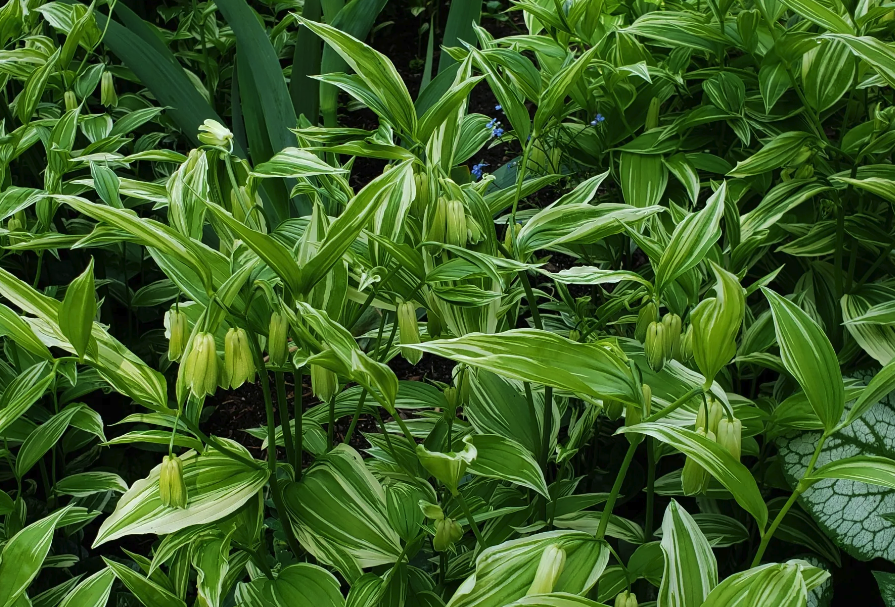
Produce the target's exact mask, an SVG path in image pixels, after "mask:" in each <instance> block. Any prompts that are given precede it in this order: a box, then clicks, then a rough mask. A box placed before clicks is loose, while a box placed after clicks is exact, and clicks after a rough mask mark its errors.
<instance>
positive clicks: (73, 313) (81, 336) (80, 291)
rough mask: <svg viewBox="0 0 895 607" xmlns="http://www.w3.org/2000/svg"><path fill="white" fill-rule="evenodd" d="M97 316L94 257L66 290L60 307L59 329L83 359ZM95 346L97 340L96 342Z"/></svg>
mask: <svg viewBox="0 0 895 607" xmlns="http://www.w3.org/2000/svg"><path fill="white" fill-rule="evenodd" d="M94 316H96V288H95V287H94V284H93V258H92V257H91V258H90V263H89V264H88V265H87V269H86V270H84V273H83V274H81V275H80V276H78V277H77V278H75V279H74V280H73V281H72V282H71V284H70V285H68V288H67V289H66V290H65V299H63V300H62V306H61V307H60V308H59V330H60V331H62V334H63V335H65V337H66V339H68V342H69V343H70V344H71V345H72V347H73V348H74V349H75V352H77V354H78V356H79V357H80V358H81V360H83V359H84V356H85V355H86V354H87V347H88V345H89V344H90V340H91V332H92V330H93V318H94ZM94 347H95V342H94Z"/></svg>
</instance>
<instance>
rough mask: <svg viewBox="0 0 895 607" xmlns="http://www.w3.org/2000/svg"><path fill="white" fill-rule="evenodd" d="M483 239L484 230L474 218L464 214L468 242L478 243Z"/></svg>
mask: <svg viewBox="0 0 895 607" xmlns="http://www.w3.org/2000/svg"><path fill="white" fill-rule="evenodd" d="M484 239H485V232H483V231H482V227H481V226H480V225H479V222H477V221H476V220H475V219H473V218H472V217H470V216H468V215H467V216H466V241H467V242H469V244H478V243H480V242H482V241H483V240H484Z"/></svg>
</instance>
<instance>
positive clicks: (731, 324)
mask: <svg viewBox="0 0 895 607" xmlns="http://www.w3.org/2000/svg"><path fill="white" fill-rule="evenodd" d="M710 265H711V268H712V272H713V273H714V274H715V278H716V279H717V282H716V283H715V296H714V297H707V298H705V299H703V300H702V301H701V302H700V303H699V305H698V306H696V308H694V309H693V311H692V312H690V322H691V325H692V326H693V358H694V359H695V360H696V366H697V367H698V368H699V370H700V371H701V372H702V374H703V376H704V377H705V383H704V386H706V387H708V386H711V384H712V382H713V381H714V379H715V376H716V375H717V374H718V372H719V371H720V370H721V369H723V368H724V366H725V365H727V364H728V363H729V362H730V359H731V358H733V357H734V355H735V354H736V349H737V345H736V337H737V333H739V330H740V324H741V323H742V322H743V316H744V314H745V311H746V297H745V294H744V293H743V287H741V286H740V283H739V281H738V280H737V277H736V276H734V275H733V274H731V273H730V272H728V271H727V270H724V269H722V268H720V267H718V266H717V265H716V264H715V263H714V262H710Z"/></svg>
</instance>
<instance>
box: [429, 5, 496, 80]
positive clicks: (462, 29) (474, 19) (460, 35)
mask: <svg viewBox="0 0 895 607" xmlns="http://www.w3.org/2000/svg"><path fill="white" fill-rule="evenodd" d="M481 18H482V3H481V2H479V1H478V0H454V1H453V2H451V5H450V10H449V11H448V18H447V24H446V25H445V26H444V34H443V36H442V38H441V46H442V47H443V48H451V47H455V46H461V44H462V43H464V42H465V43H469V44H472V45H475V43H476V37H475V33H474V31H473V28H474V27H475V25H478V23H479V21H480V20H481ZM454 63H456V62H455V60H454V58H453V57H451V54H450V53H444V52H442V53H441V56H440V57H439V59H438V73H439V74H441V73H442V72H443V71H444V70H445V69H447V68H448V67H450V66H451V65H453V64H454ZM424 88H425V87H424Z"/></svg>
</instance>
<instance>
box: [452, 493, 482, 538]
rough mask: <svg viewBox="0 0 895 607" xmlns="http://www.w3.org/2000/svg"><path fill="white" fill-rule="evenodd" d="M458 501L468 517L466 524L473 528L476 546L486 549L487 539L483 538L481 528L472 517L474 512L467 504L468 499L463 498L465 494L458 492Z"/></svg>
mask: <svg viewBox="0 0 895 607" xmlns="http://www.w3.org/2000/svg"><path fill="white" fill-rule="evenodd" d="M457 500H458V501H459V502H460V507H461V508H463V514H465V515H466V522H468V523H469V526H470V527H472V534H473V535H474V536H475V541H476V544H477V545H478V546H481V547H482V548H484V547H485V538H483V537H482V532H481V531H479V526H478V524H477V523H476V522H475V519H474V518H473V516H472V511H471V510H470V509H469V505H468V504H467V503H466V498H465V497H463V494H462V493H460V492H459V491H457Z"/></svg>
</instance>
